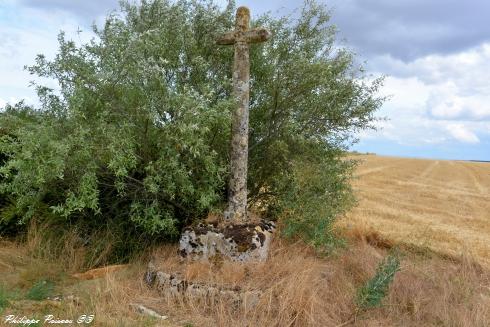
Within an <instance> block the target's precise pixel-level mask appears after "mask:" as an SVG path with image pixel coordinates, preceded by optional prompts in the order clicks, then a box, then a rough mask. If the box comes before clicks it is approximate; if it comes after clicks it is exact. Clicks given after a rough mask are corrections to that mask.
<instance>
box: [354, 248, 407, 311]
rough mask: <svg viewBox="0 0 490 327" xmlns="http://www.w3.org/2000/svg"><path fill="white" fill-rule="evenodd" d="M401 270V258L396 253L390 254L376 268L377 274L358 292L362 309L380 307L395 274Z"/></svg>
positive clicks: (358, 303)
mask: <svg viewBox="0 0 490 327" xmlns="http://www.w3.org/2000/svg"><path fill="white" fill-rule="evenodd" d="M399 270H400V259H399V257H398V256H397V255H396V254H390V255H388V256H387V257H386V258H385V259H384V260H383V261H382V262H381V263H380V264H379V266H378V268H377V269H376V274H375V275H374V277H373V278H371V279H370V280H369V281H368V282H367V283H366V284H365V285H364V286H363V287H362V288H361V289H359V291H358V294H357V301H356V302H357V305H358V307H359V308H360V309H368V308H374V307H379V306H380V305H381V301H382V300H383V298H384V297H385V296H386V294H387V293H388V289H389V287H390V285H391V283H392V282H393V279H394V277H395V274H396V272H397V271H399Z"/></svg>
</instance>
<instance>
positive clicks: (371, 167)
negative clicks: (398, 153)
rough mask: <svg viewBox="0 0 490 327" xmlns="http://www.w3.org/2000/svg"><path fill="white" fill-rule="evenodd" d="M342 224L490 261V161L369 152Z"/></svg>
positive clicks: (445, 251) (410, 242)
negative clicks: (354, 201)
mask: <svg viewBox="0 0 490 327" xmlns="http://www.w3.org/2000/svg"><path fill="white" fill-rule="evenodd" d="M358 158H359V159H360V160H361V164H360V165H359V167H358V169H357V171H356V180H355V181H354V184H353V186H354V188H355V190H356V193H357V197H358V200H359V203H358V206H357V207H356V208H355V209H354V210H353V211H351V212H350V213H349V214H348V215H347V217H346V218H345V219H343V220H342V222H341V224H342V225H344V226H347V227H355V228H362V229H369V230H374V231H377V232H378V233H379V234H381V235H382V236H383V237H385V238H387V239H389V240H392V241H394V242H395V243H403V244H412V245H415V246H420V247H421V248H425V247H427V248H430V249H432V250H434V251H436V252H439V253H442V254H448V255H451V256H460V255H470V256H472V257H474V258H475V259H476V260H477V261H479V262H480V263H481V264H483V265H485V266H487V267H488V266H490V163H477V162H463V161H446V160H423V159H407V158H396V157H382V156H376V155H364V156H359V157H358Z"/></svg>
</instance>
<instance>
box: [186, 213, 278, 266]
mask: <svg viewBox="0 0 490 327" xmlns="http://www.w3.org/2000/svg"><path fill="white" fill-rule="evenodd" d="M274 230H275V224H274V223H273V222H271V221H265V220H262V221H261V222H260V223H257V224H242V225H228V226H225V227H222V228H218V227H217V226H215V225H204V224H199V225H197V226H196V227H188V228H186V229H185V230H184V232H183V233H182V235H181V237H180V241H179V254H180V255H181V256H182V257H184V258H190V259H194V260H196V259H197V260H209V259H214V258H215V257H224V258H229V259H231V260H232V261H239V262H246V261H264V260H266V259H267V254H268V252H269V247H270V244H271V240H272V234H273V232H274Z"/></svg>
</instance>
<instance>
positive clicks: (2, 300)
mask: <svg viewBox="0 0 490 327" xmlns="http://www.w3.org/2000/svg"><path fill="white" fill-rule="evenodd" d="M8 305H9V299H8V293H7V290H6V289H5V288H4V287H3V285H1V284H0V313H2V312H3V310H4V309H5V308H7V306H8Z"/></svg>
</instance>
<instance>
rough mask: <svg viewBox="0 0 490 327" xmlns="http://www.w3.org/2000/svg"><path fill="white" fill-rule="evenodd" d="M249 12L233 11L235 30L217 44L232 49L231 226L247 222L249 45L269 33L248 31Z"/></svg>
mask: <svg viewBox="0 0 490 327" xmlns="http://www.w3.org/2000/svg"><path fill="white" fill-rule="evenodd" d="M249 25H250V10H249V9H248V8H247V7H239V8H238V9H237V12H236V21H235V30H234V31H231V32H227V33H225V34H223V35H222V36H220V37H219V38H218V39H217V40H216V43H217V44H219V45H234V46H235V61H234V65H233V95H234V97H235V98H236V100H237V107H236V109H235V111H234V112H233V118H232V139H231V165H230V166H231V171H230V173H231V176H230V183H229V194H228V208H227V209H226V211H225V215H224V216H225V219H226V220H227V221H229V222H232V223H244V222H246V221H247V220H248V219H247V165H248V116H249V114H248V106H249V80H250V60H249V53H248V51H249V44H250V43H260V42H264V41H267V40H268V39H269V38H270V36H271V33H270V32H269V31H268V30H266V29H264V28H254V29H249Z"/></svg>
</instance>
